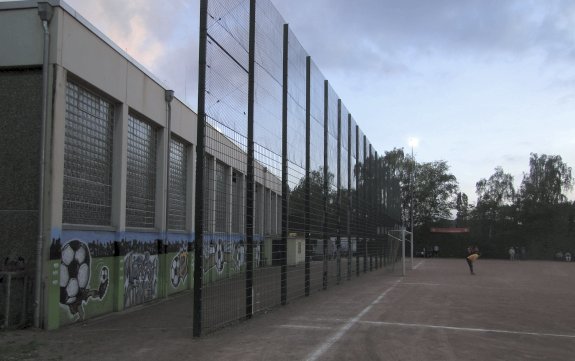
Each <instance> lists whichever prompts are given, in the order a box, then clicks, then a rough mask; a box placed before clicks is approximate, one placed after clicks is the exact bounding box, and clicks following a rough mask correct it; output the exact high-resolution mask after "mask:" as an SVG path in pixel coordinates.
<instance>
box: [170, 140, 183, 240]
mask: <svg viewBox="0 0 575 361" xmlns="http://www.w3.org/2000/svg"><path fill="white" fill-rule="evenodd" d="M187 164H188V155H187V147H186V145H185V144H184V143H183V142H180V141H178V140H176V139H174V138H172V139H171V140H170V187H169V203H168V205H169V215H170V216H169V219H168V228H169V229H177V230H184V229H186V197H187V192H186V182H187Z"/></svg>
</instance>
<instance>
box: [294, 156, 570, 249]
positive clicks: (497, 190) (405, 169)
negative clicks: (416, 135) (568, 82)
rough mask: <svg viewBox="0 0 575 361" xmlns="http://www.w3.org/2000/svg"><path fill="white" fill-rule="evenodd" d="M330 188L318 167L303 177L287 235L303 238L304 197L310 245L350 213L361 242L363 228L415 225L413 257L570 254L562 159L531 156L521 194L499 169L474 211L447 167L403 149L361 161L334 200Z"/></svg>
mask: <svg viewBox="0 0 575 361" xmlns="http://www.w3.org/2000/svg"><path fill="white" fill-rule="evenodd" d="M325 174H327V178H326V179H324V175H325ZM335 183H336V182H335V181H334V172H333V171H332V170H331V169H330V170H329V171H328V172H324V170H323V168H321V167H320V168H318V169H316V170H311V171H310V173H309V179H306V178H305V177H302V178H301V179H300V180H299V182H297V183H296V184H294V185H293V188H291V189H290V193H289V208H288V209H289V210H288V212H289V213H288V219H289V220H288V224H289V226H288V228H289V232H290V233H292V232H294V233H298V234H303V231H304V228H305V227H304V223H305V219H306V212H305V207H304V205H305V197H306V194H309V200H310V209H309V214H308V216H307V217H308V221H309V232H310V235H311V237H312V238H314V239H316V238H317V239H320V238H322V236H323V231H324V228H323V225H324V224H327V228H328V229H329V230H328V234H329V236H330V237H331V236H333V235H334V233H335V229H336V228H337V227H338V215H339V216H340V217H343V218H342V219H340V221H341V222H343V224H345V218H346V215H347V214H349V217H350V220H351V224H350V227H351V233H352V234H358V235H359V237H362V232H363V234H365V232H366V230H365V226H364V225H362V224H368V225H369V226H368V228H370V229H371V228H373V229H376V228H377V229H378V230H380V229H383V228H385V227H390V226H393V225H394V224H402V225H404V226H405V227H406V228H407V229H408V230H409V229H410V227H411V222H413V227H414V233H415V240H416V242H415V244H416V249H415V251H421V250H422V249H423V248H427V249H431V248H432V247H433V246H435V245H438V246H439V247H440V249H441V251H440V255H442V256H453V257H457V256H462V255H464V253H465V250H466V248H467V247H468V246H470V245H477V246H479V248H480V250H481V253H482V254H483V256H485V257H493V258H503V257H507V256H508V253H507V251H508V249H509V247H517V248H518V249H523V250H525V252H526V253H527V254H526V255H525V256H526V257H528V258H530V259H550V258H553V256H554V255H555V254H556V253H557V252H559V251H561V252H571V253H572V254H575V202H572V201H569V200H568V198H567V196H566V195H565V194H566V193H567V192H568V191H570V190H571V189H573V176H572V170H571V167H569V166H568V165H567V164H566V163H565V162H563V160H562V158H561V156H559V155H546V154H541V155H539V154H536V153H532V154H531V155H530V158H529V169H528V171H527V172H525V173H524V175H523V179H522V181H521V184H520V187H519V189H515V186H514V177H513V176H512V175H511V174H509V173H506V172H505V170H504V169H503V168H502V167H499V166H498V167H496V168H495V169H494V173H493V174H492V175H490V176H489V177H487V178H482V179H480V180H478V181H477V183H476V189H475V193H476V196H477V201H476V202H475V204H472V203H471V202H470V200H469V196H468V195H467V194H465V193H464V192H462V191H461V190H460V187H459V183H458V181H457V177H456V176H455V175H453V174H452V173H451V171H450V167H449V164H448V162H447V161H444V160H440V161H433V162H424V163H420V162H417V161H416V160H415V159H414V158H413V157H412V156H411V155H409V154H406V153H405V152H404V151H403V149H393V150H391V151H388V152H385V153H384V154H383V155H380V156H378V157H377V159H376V158H369V157H368V158H367V159H366V161H365V162H363V163H362V162H358V163H357V164H356V165H355V166H354V168H353V170H352V184H353V186H352V189H350V190H348V189H347V187H346V185H345V184H343V185H342V189H341V190H340V192H339V198H338V193H337V189H336V188H334V187H333V184H335ZM326 189H327V192H326ZM326 197H327V198H326ZM348 199H350V200H351V201H349V202H348ZM324 204H326V207H325V209H324V206H323V205H324ZM412 204H413V208H412V207H411V206H412ZM349 207H351V208H349ZM375 209H377V211H374V210H375ZM412 209H413V216H412V215H411V210H412ZM324 217H325V218H324ZM356 219H362V220H366V222H367V223H357V222H356V221H355V220H356ZM340 224H341V223H340ZM438 227H456V228H468V229H469V232H468V233H461V234H434V233H432V232H430V230H431V228H438ZM342 232H343V233H342V234H343V235H345V230H342ZM372 234H374V233H372Z"/></svg>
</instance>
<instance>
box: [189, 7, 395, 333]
mask: <svg viewBox="0 0 575 361" xmlns="http://www.w3.org/2000/svg"><path fill="white" fill-rule="evenodd" d="M200 8H201V15H200V16H201V18H200V30H201V31H200V69H199V96H198V97H199V99H198V146H197V159H196V166H197V180H196V214H195V224H196V234H195V239H196V242H195V258H194V335H195V336H200V335H201V334H202V333H204V332H209V331H211V330H214V329H216V328H219V327H221V326H223V325H225V324H227V323H230V322H233V321H236V320H240V319H246V318H250V317H251V316H252V315H253V314H255V313H257V312H260V311H262V310H266V309H269V308H272V307H275V306H278V305H283V304H286V303H287V302H290V300H293V299H295V298H298V297H302V296H308V295H310V294H311V293H313V292H317V291H319V290H323V289H326V288H327V287H331V286H332V285H337V284H339V283H342V282H345V281H347V280H351V279H353V278H354V277H358V276H359V275H360V274H361V273H364V272H367V271H371V270H373V269H378V268H381V267H385V266H387V265H390V264H393V263H394V262H395V259H394V257H395V256H396V255H397V252H396V251H397V245H394V244H391V243H390V242H388V240H387V238H386V235H385V234H386V229H389V228H392V227H394V226H396V225H397V223H398V222H399V218H400V216H399V215H400V202H399V183H398V180H397V178H396V176H395V174H393V173H392V172H390V171H389V170H387V169H385V167H384V166H383V159H382V157H381V156H382V154H381V153H378V152H377V151H376V150H375V149H374V147H373V146H372V145H371V143H370V141H369V139H368V138H367V136H366V135H365V134H364V132H363V131H362V130H361V129H360V128H359V126H358V125H357V123H356V121H355V120H354V118H353V117H352V115H351V113H350V112H349V111H348V110H347V108H346V107H345V105H344V104H343V102H342V101H341V99H340V98H339V97H338V95H337V93H336V92H335V90H334V89H333V88H332V86H331V85H330V83H329V82H328V80H326V79H325V77H324V76H323V74H322V73H321V71H320V70H319V68H318V67H317V65H316V64H315V63H314V62H313V60H312V58H311V57H310V56H309V55H308V54H307V53H306V51H305V49H304V48H303V47H302V46H301V44H300V43H299V41H298V40H297V38H296V36H295V35H294V33H293V32H292V31H291V29H290V28H289V26H288V25H287V24H285V21H284V19H283V18H282V17H281V15H280V14H279V13H278V11H277V10H276V9H275V8H274V6H273V5H272V4H271V2H270V1H269V0H257V1H256V0H202V1H201V5H200Z"/></svg>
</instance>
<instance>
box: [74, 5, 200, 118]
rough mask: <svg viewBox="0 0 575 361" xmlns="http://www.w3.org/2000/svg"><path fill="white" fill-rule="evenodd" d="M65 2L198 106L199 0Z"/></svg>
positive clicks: (189, 102) (191, 103)
mask: <svg viewBox="0 0 575 361" xmlns="http://www.w3.org/2000/svg"><path fill="white" fill-rule="evenodd" d="M67 2H68V3H69V4H70V5H71V6H72V7H73V8H74V9H75V10H76V11H78V13H79V14H80V15H82V16H83V17H84V18H86V19H87V20H88V21H90V22H91V23H92V24H94V26H95V27H96V28H98V29H99V30H100V31H101V32H102V33H104V34H105V35H106V36H107V37H109V38H110V39H111V40H112V41H113V42H114V43H116V44H117V45H118V46H119V47H120V48H121V49H123V50H125V51H126V52H127V53H128V54H129V55H130V56H132V57H133V58H134V59H135V60H136V61H137V62H138V63H140V64H142V65H143V66H145V67H146V68H148V69H149V70H150V71H151V72H152V73H153V74H155V75H156V76H158V78H159V79H160V80H162V81H163V82H164V83H165V85H167V86H168V87H169V88H172V89H173V90H175V91H176V96H177V97H178V98H179V99H181V100H184V101H185V102H187V103H188V104H190V105H193V106H194V108H195V102H196V101H195V99H196V97H197V96H196V94H197V63H198V56H197V47H198V45H197V44H198V28H199V25H198V9H199V0H194V1H191V2H189V1H184V0H177V1H169V2H166V3H165V4H162V5H161V6H158V4H157V3H154V2H152V1H146V0H140V1H115V0H100V1H89V2H88V1H81V0H67ZM184 98H185V99H184Z"/></svg>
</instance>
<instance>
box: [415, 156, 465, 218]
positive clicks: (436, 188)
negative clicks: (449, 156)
mask: <svg viewBox="0 0 575 361" xmlns="http://www.w3.org/2000/svg"><path fill="white" fill-rule="evenodd" d="M414 185H415V192H414V193H415V194H414V197H415V207H414V222H415V225H422V224H429V223H433V222H437V221H439V220H441V219H450V218H452V216H451V211H452V210H453V209H454V208H455V201H456V195H457V193H458V192H459V185H458V183H457V178H456V177H455V176H454V175H453V174H451V173H449V166H448V165H447V162H446V161H443V160H440V161H434V162H430V163H423V164H416V168H415V184H414Z"/></svg>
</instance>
